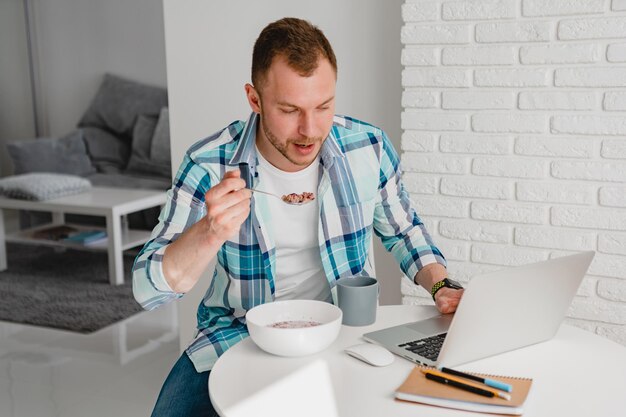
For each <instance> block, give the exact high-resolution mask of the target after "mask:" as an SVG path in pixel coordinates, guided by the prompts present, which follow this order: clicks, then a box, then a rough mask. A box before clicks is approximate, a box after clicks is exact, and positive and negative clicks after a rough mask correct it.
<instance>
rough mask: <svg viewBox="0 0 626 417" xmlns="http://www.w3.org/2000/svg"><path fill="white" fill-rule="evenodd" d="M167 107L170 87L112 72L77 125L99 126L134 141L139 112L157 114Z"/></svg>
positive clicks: (106, 76)
mask: <svg viewBox="0 0 626 417" xmlns="http://www.w3.org/2000/svg"><path fill="white" fill-rule="evenodd" d="M165 106H167V90H166V89H165V88H162V87H156V86H150V85H146V84H143V83H139V82H136V81H131V80H128V79H125V78H121V77H118V76H115V75H112V74H105V75H104V80H103V81H102V84H101V85H100V88H99V89H98V92H97V93H96V96H95V97H94V99H93V101H92V102H91V104H90V106H89V108H88V109H87V111H86V112H85V114H84V115H83V117H82V118H81V119H80V121H79V122H78V126H80V127H84V126H92V127H99V128H101V129H104V130H108V131H110V132H114V133H116V134H118V135H121V136H122V138H123V139H126V140H131V138H132V130H133V126H134V125H135V121H136V119H137V117H138V116H139V115H140V114H147V115H154V116H156V115H158V114H159V111H160V110H161V108H162V107H165Z"/></svg>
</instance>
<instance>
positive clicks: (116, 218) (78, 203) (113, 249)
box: [0, 187, 166, 285]
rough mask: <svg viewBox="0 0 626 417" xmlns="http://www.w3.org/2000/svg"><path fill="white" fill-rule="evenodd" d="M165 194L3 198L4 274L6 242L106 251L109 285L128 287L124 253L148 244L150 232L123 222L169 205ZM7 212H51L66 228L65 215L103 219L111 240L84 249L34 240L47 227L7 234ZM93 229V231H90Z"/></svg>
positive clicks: (0, 245)
mask: <svg viewBox="0 0 626 417" xmlns="http://www.w3.org/2000/svg"><path fill="white" fill-rule="evenodd" d="M165 200H166V194H165V191H154V190H135V189H124V188H107V187H92V188H91V189H90V190H89V191H86V192H83V193H80V194H74V195H70V196H66V197H60V198H54V199H50V200H45V201H28V200H18V199H10V198H0V271H4V270H6V269H7V255H6V245H5V241H9V242H20V243H37V244H43V245H52V246H63V247H71V248H73V249H81V250H82V249H84V250H102V251H107V253H108V256H109V282H110V283H111V285H120V284H123V283H124V264H123V256H122V252H123V251H124V250H126V249H130V248H133V247H135V246H139V245H142V244H144V243H145V242H147V241H148V239H149V237H150V232H149V231H145V230H133V229H128V228H127V227H123V226H122V219H124V218H125V216H126V215H127V214H129V213H134V212H136V211H140V210H144V209H147V208H151V207H157V206H162V205H164V204H165ZM3 209H16V210H36V211H49V212H51V213H52V224H58V225H60V224H64V223H65V213H70V214H84V215H90V216H103V217H105V219H106V231H107V240H106V242H105V243H102V244H94V245H89V246H86V245H80V244H72V243H68V242H63V241H49V240H42V239H33V238H32V237H31V235H32V232H34V231H35V230H37V229H41V228H43V227H48V226H50V225H49V224H48V225H45V226H39V227H36V228H33V229H29V230H21V231H19V232H17V233H15V234H5V228H4V215H3V214H4V213H3ZM88 228H89V229H93V227H88Z"/></svg>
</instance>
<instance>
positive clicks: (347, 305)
mask: <svg viewBox="0 0 626 417" xmlns="http://www.w3.org/2000/svg"><path fill="white" fill-rule="evenodd" d="M378 291H379V289H378V281H376V278H372V277H364V276H353V277H345V278H341V279H339V280H338V281H337V298H338V304H339V308H340V309H341V311H342V312H343V320H342V323H343V324H345V325H347V326H367V325H368V324H372V323H374V322H375V321H376V308H377V307H378Z"/></svg>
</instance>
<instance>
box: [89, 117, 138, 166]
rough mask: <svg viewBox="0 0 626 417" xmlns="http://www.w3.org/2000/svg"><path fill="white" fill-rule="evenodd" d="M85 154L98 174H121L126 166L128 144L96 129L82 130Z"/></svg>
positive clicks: (128, 153) (128, 154)
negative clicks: (111, 172) (85, 146)
mask: <svg viewBox="0 0 626 417" xmlns="http://www.w3.org/2000/svg"><path fill="white" fill-rule="evenodd" d="M82 131H83V136H84V138H85V144H86V145H87V153H88V154H89V157H90V158H91V162H92V163H93V165H94V166H95V167H96V169H97V170H98V172H110V171H111V170H113V171H114V172H121V171H122V170H123V169H124V168H126V164H128V157H129V156H130V144H129V143H128V142H127V141H126V140H123V139H120V138H119V137H117V136H116V135H114V134H112V133H109V132H107V131H106V130H103V129H100V128H98V127H84V128H82Z"/></svg>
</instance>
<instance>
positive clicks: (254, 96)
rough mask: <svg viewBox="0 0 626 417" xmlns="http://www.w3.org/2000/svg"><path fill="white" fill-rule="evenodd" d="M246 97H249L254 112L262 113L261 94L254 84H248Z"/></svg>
mask: <svg viewBox="0 0 626 417" xmlns="http://www.w3.org/2000/svg"><path fill="white" fill-rule="evenodd" d="M244 88H245V89H246V97H247V98H248V104H250V108H251V109H252V111H253V112H255V113H259V114H261V95H260V94H259V92H258V91H257V90H256V89H255V88H254V87H253V86H252V84H246V85H245V87H244Z"/></svg>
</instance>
